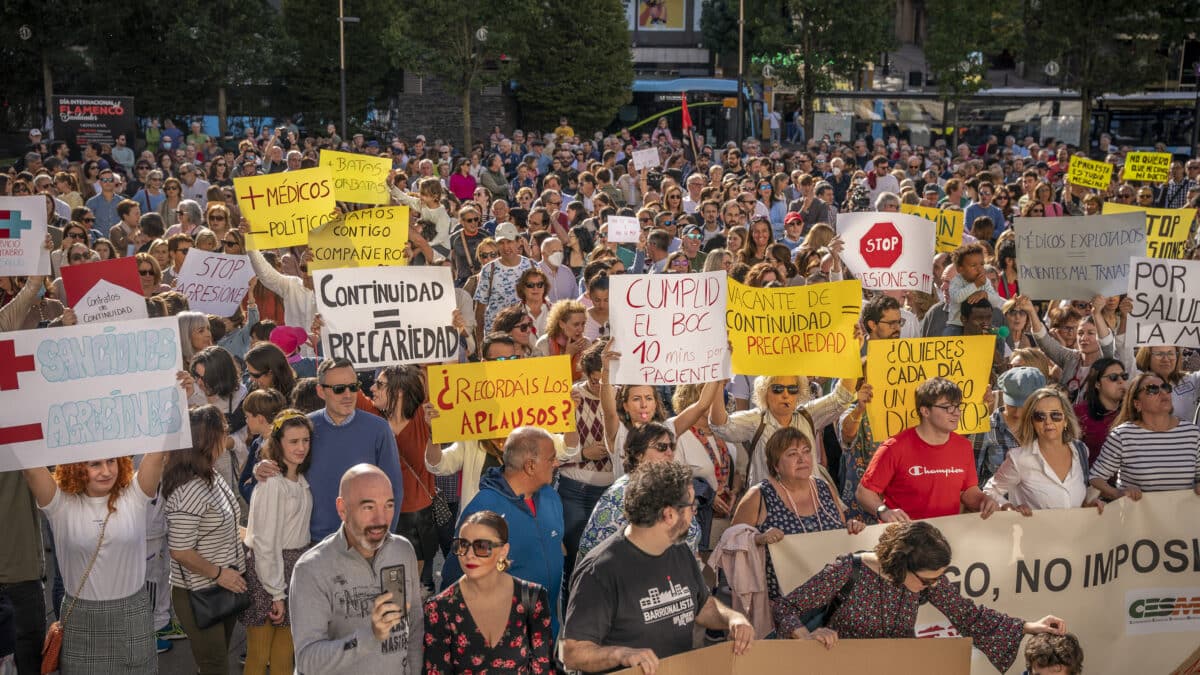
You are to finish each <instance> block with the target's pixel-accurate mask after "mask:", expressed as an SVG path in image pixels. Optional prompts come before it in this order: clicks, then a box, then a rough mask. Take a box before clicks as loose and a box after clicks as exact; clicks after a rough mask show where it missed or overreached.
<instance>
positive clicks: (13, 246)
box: [0, 195, 50, 277]
mask: <svg viewBox="0 0 1200 675" xmlns="http://www.w3.org/2000/svg"><path fill="white" fill-rule="evenodd" d="M45 243H46V198H45V197H43V196H41V195H38V196H36V197H0V277H27V276H44V275H47V274H50V252H49V251H47V250H46V248H45V246H44V244H45Z"/></svg>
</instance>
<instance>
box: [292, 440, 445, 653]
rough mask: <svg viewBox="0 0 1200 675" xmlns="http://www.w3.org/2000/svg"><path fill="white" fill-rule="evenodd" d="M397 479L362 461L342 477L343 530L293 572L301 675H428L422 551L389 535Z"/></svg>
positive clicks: (294, 634) (313, 550) (294, 619)
mask: <svg viewBox="0 0 1200 675" xmlns="http://www.w3.org/2000/svg"><path fill="white" fill-rule="evenodd" d="M396 506H397V504H396V499H395V494H394V493H393V491H392V483H391V480H389V479H388V477H387V474H385V473H384V472H383V471H382V470H381V469H380V468H379V467H377V466H373V465H371V464H358V465H356V466H352V467H350V469H349V470H348V471H346V473H345V474H343V475H342V480H341V483H340V484H339V487H338V497H337V512H338V515H339V516H340V517H341V519H342V526H341V527H340V528H339V529H338V530H337V531H335V532H334V533H333V534H331V535H329V536H328V537H326V538H325V539H324V540H323V541H322V542H320V543H319V544H317V545H316V546H313V547H312V548H311V549H309V550H308V551H307V552H306V553H305V554H304V555H303V556H301V557H300V560H299V561H298V562H297V563H296V569H295V571H294V572H293V573H292V583H291V589H292V596H291V611H292V638H293V641H294V642H295V645H296V672H298V673H354V674H355V675H384V674H385V673H386V674H387V675H395V674H401V675H403V674H407V673H412V674H413V675H415V674H416V673H419V672H420V671H421V654H422V644H421V643H422V637H423V636H424V635H425V625H424V617H423V614H422V611H421V587H420V584H419V583H418V578H417V577H418V574H417V554H416V552H415V551H414V550H413V547H412V544H410V543H408V540H407V539H405V538H404V537H401V536H399V535H396V534H392V533H391V532H390V531H389V530H390V527H391V524H392V521H393V516H394V514H395V510H396Z"/></svg>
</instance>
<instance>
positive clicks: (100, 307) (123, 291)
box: [59, 258, 150, 323]
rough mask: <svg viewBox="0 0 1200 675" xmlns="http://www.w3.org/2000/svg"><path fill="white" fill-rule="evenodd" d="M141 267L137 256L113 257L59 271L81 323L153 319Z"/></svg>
mask: <svg viewBox="0 0 1200 675" xmlns="http://www.w3.org/2000/svg"><path fill="white" fill-rule="evenodd" d="M137 268H138V263H137V259H135V258H112V259H110V260H101V261H100V262H93V263H85V264H82V265H70V266H68V267H63V268H62V269H61V270H59V274H61V275H62V282H63V290H64V291H66V295H67V304H69V305H71V307H72V308H73V309H74V310H75V315H76V316H77V317H78V318H79V323H104V322H106V321H128V320H130V319H146V318H149V316H150V314H149V313H148V312H147V311H146V298H145V296H143V295H142V282H141V278H140V276H139V275H138V270H137Z"/></svg>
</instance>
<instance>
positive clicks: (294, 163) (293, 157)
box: [287, 150, 304, 171]
mask: <svg viewBox="0 0 1200 675" xmlns="http://www.w3.org/2000/svg"><path fill="white" fill-rule="evenodd" d="M303 161H304V155H302V154H300V151H299V150H288V154H287V170H288V171H299V170H300V163H301V162H303Z"/></svg>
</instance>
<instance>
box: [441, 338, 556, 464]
mask: <svg viewBox="0 0 1200 675" xmlns="http://www.w3.org/2000/svg"><path fill="white" fill-rule="evenodd" d="M429 398H430V401H432V402H433V405H434V407H435V408H436V409H437V411H438V416H437V417H435V418H433V422H432V425H431V426H432V428H433V441H434V442H435V443H452V442H454V441H465V440H471V439H478V438H504V437H505V436H508V434H509V432H511V431H512V430H513V429H516V428H517V427H520V426H528V425H534V426H538V427H541V428H543V429H545V430H546V431H552V432H567V431H574V430H575V404H574V403H573V402H572V401H571V357H570V356H567V355H565V354H563V355H561V356H543V357H539V358H533V359H518V360H514V361H484V362H482V363H454V364H449V365H444V366H430V368H429Z"/></svg>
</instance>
